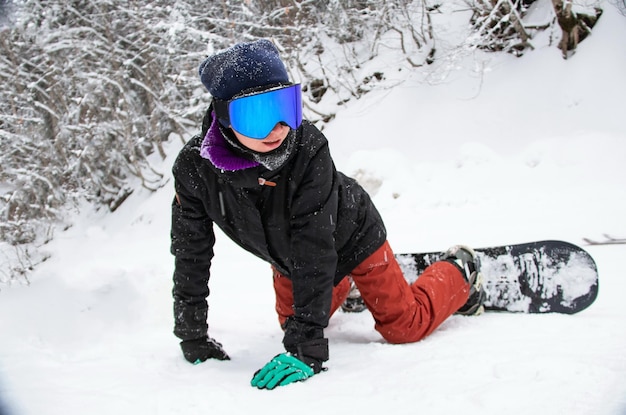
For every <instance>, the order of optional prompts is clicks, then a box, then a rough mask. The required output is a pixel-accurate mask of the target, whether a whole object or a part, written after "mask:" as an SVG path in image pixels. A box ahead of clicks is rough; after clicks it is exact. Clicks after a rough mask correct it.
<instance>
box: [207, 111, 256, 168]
mask: <svg viewBox="0 0 626 415" xmlns="http://www.w3.org/2000/svg"><path fill="white" fill-rule="evenodd" d="M211 116H212V117H213V121H212V122H211V126H210V127H209V129H208V130H207V132H206V135H205V136H204V140H203V141H202V145H201V146H200V155H201V156H202V157H203V158H205V159H208V160H209V161H210V162H211V163H213V165H214V166H215V167H217V168H218V169H221V170H225V171H237V170H244V169H249V168H251V167H256V166H259V163H258V162H256V161H253V160H248V159H246V158H243V157H241V156H238V155H237V154H235V153H234V152H233V151H232V150H231V149H230V148H229V146H228V143H227V142H226V139H225V138H224V135H223V134H222V132H221V131H220V127H219V122H218V121H217V117H216V116H215V112H213V113H212V114H211Z"/></svg>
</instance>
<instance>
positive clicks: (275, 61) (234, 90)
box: [199, 39, 289, 101]
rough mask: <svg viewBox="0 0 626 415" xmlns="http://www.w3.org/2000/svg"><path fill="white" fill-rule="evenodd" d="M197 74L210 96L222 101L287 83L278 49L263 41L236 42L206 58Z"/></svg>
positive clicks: (287, 78) (287, 77)
mask: <svg viewBox="0 0 626 415" xmlns="http://www.w3.org/2000/svg"><path fill="white" fill-rule="evenodd" d="M199 72H200V79H201V80H202V83H203V84H204V86H205V87H206V89H207V90H208V91H209V92H210V93H211V95H213V97H215V98H218V99H221V100H224V101H226V100H229V99H231V98H232V97H233V96H234V95H237V94H238V93H240V92H242V91H246V90H248V89H252V88H258V87H263V86H266V85H267V86H269V85H277V84H287V83H289V76H288V75H287V70H286V69H285V65H284V64H283V62H282V61H281V60H280V55H279V53H278V50H277V49H276V47H275V46H274V44H273V43H272V42H270V41H269V40H267V39H260V40H257V41H254V42H250V43H239V44H237V45H235V46H233V47H231V48H229V49H226V50H224V51H222V52H220V53H218V54H215V55H213V56H209V57H208V58H207V59H206V60H205V61H204V62H202V64H201V65H200V70H199Z"/></svg>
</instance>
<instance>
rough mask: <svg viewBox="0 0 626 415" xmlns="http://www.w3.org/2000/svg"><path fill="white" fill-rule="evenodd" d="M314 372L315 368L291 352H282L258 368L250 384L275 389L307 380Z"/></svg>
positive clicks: (260, 387)
mask: <svg viewBox="0 0 626 415" xmlns="http://www.w3.org/2000/svg"><path fill="white" fill-rule="evenodd" d="M314 374H315V372H314V371H313V369H312V368H311V367H309V366H307V365H306V363H304V362H303V361H302V360H300V359H298V358H297V357H295V356H293V355H292V354H290V353H281V354H279V355H278V356H276V357H274V358H273V359H272V360H270V362H269V363H268V364H266V365H265V366H263V368H262V369H261V370H258V371H257V372H256V373H255V374H254V377H253V378H252V381H251V382H250V384H251V385H252V386H255V387H257V388H259V389H274V388H275V387H276V386H285V385H289V384H290V383H293V382H300V381H303V380H306V379H308V378H310V377H311V376H313V375H314Z"/></svg>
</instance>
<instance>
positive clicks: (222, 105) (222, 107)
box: [213, 98, 230, 125]
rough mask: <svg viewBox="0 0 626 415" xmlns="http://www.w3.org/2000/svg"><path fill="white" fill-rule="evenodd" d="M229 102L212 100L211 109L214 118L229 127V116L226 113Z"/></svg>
mask: <svg viewBox="0 0 626 415" xmlns="http://www.w3.org/2000/svg"><path fill="white" fill-rule="evenodd" d="M229 104H230V101H222V100H221V99H217V98H214V99H213V109H214V110H215V116H216V117H217V119H218V120H221V121H222V122H223V123H225V124H226V125H230V114H229V112H228V105H229Z"/></svg>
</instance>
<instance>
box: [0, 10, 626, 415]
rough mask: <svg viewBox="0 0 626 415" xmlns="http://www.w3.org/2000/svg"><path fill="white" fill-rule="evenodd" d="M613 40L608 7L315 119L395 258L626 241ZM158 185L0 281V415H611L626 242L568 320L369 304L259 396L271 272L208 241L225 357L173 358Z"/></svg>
mask: <svg viewBox="0 0 626 415" xmlns="http://www.w3.org/2000/svg"><path fill="white" fill-rule="evenodd" d="M623 39H626V17H624V16H622V15H620V14H619V13H617V11H616V10H615V9H613V8H612V7H611V6H610V5H609V4H605V13H604V15H603V16H602V18H601V19H600V21H599V23H598V25H597V27H596V28H595V29H594V31H593V35H592V36H591V37H590V38H588V39H586V40H585V41H584V42H583V43H582V44H581V45H580V47H579V50H578V52H577V54H576V55H575V56H574V57H573V58H572V59H570V60H567V61H565V60H563V59H562V58H561V56H560V52H559V51H558V50H557V49H556V48H555V47H547V46H541V47H538V48H537V49H536V50H535V51H533V52H530V53H527V54H526V55H525V56H524V57H523V58H521V59H520V58H514V57H512V56H497V55H485V54H481V53H476V54H474V55H473V56H467V57H466V58H465V59H463V60H462V61H459V62H456V63H455V65H456V66H455V67H454V68H452V69H448V70H447V71H446V73H447V75H448V76H447V78H445V79H444V80H441V81H440V82H432V73H430V75H429V76H428V77H427V76H426V75H424V72H418V73H415V74H414V75H413V76H412V77H411V78H409V79H407V80H406V81H404V82H402V83H401V84H400V85H398V86H397V87H396V88H393V89H392V90H387V91H382V92H381V91H379V92H373V93H371V94H369V95H367V96H366V97H365V98H364V99H362V100H360V101H357V102H352V103H350V105H348V106H347V107H346V109H345V110H344V111H342V112H341V113H339V115H338V116H337V118H336V119H335V120H334V121H333V122H332V123H331V124H330V125H329V126H328V127H327V128H326V129H325V133H326V135H327V137H328V138H329V140H330V142H331V148H332V151H333V153H334V155H335V158H336V161H337V166H338V167H339V168H340V169H341V170H343V171H345V172H346V173H349V174H352V175H354V176H356V177H359V179H360V180H361V181H362V182H363V183H364V184H365V185H366V186H367V187H368V189H369V190H370V191H371V193H372V194H373V195H374V201H375V202H376V204H377V206H378V207H379V209H380V211H381V213H382V214H383V216H384V218H385V220H386V223H387V227H388V231H389V239H390V242H391V244H392V246H393V247H394V249H395V250H396V251H397V252H403V251H404V252H407V251H422V250H428V251H432V250H443V249H446V248H447V247H448V246H449V245H452V244H455V243H465V244H470V245H474V246H487V245H500V244H504V243H515V242H524V241H529V240H536V239H546V238H551V239H565V240H568V241H570V242H574V243H577V244H582V243H583V241H582V237H585V236H586V237H593V238H601V235H602V234H603V233H609V234H613V235H614V236H617V237H626V186H625V185H624V180H625V179H626V122H625V120H624V117H625V115H626V114H625V113H624V109H625V108H626V106H625V104H624V101H625V100H626V48H625V47H624V43H623ZM431 70H432V69H431ZM180 145H181V144H180V143H179V142H173V143H170V147H169V154H170V157H169V159H168V160H166V161H165V164H164V165H163V169H165V170H169V166H170V165H171V163H172V161H173V158H174V157H175V155H176V152H177V149H178V148H179V147H180ZM172 195H173V192H172V186H171V182H170V184H169V185H168V186H166V187H165V188H163V189H161V190H160V191H158V192H156V193H149V192H147V191H145V190H138V191H136V192H135V194H134V195H133V196H131V197H130V198H129V199H128V201H127V202H126V203H124V205H123V206H122V207H121V208H120V209H119V210H118V211H117V212H116V213H114V214H108V215H107V214H105V213H103V212H93V211H91V210H89V209H87V210H84V211H82V212H81V213H80V214H77V217H76V222H75V226H73V227H72V228H70V229H69V230H67V231H66V232H62V233H61V232H60V233H57V235H56V238H55V240H54V241H53V242H51V243H50V244H49V246H48V247H47V248H46V249H47V250H48V251H49V252H50V253H51V254H52V257H51V259H50V260H48V261H47V262H45V263H44V264H43V265H41V266H40V267H39V268H38V269H37V270H36V271H35V272H34V273H33V274H32V275H31V276H30V278H29V280H30V285H22V284H13V285H11V286H6V285H5V286H2V287H0V288H1V291H0V315H1V316H2V317H1V318H0V333H1V341H0V397H1V399H2V400H4V401H5V402H6V404H7V406H8V408H7V409H6V410H5V412H2V409H0V414H2V415H5V414H11V415H30V414H63V415H71V414H85V413H88V414H90V415H95V414H151V415H152V414H190V413H211V414H220V415H224V414H244V413H245V414H250V413H255V412H259V413H271V412H276V413H283V412H289V413H293V414H319V413H320V412H323V413H332V414H334V413H340V414H346V413H350V414H352V413H354V414H373V413H381V412H386V413H393V414H417V413H420V414H450V413H462V414H479V413H480V414H484V415H487V414H503V413H504V414H529V413H549V414H553V413H567V414H571V415H574V414H581V415H582V414H602V415H613V414H622V415H623V414H626V330H625V327H626V306H625V305H624V297H625V294H624V293H625V292H626V278H624V270H625V266H626V265H625V262H624V257H625V255H626V245H613V246H590V247H587V249H588V250H589V252H590V253H591V254H592V255H593V256H594V258H595V260H596V262H597V264H598V268H599V272H600V281H601V283H600V294H599V297H598V299H597V301H596V303H595V304H594V305H592V306H591V307H590V308H589V309H587V310H585V311H584V312H582V313H580V314H577V315H571V316H567V315H521V314H496V313H487V314H485V315H483V316H480V317H474V318H470V317H461V316H453V317H451V318H450V319H449V320H448V321H446V322H445V323H444V324H443V325H442V327H440V329H439V330H437V331H436V332H435V333H434V334H433V335H431V336H430V337H429V338H427V339H425V340H423V341H421V342H419V343H415V344H409V345H401V346H398V345H389V344H386V343H385V342H384V341H383V340H382V338H381V337H380V335H379V334H378V333H377V332H375V331H374V329H373V320H372V318H371V316H370V315H369V313H367V312H364V313H362V314H343V313H338V314H337V315H335V316H334V317H333V318H332V319H331V323H330V326H329V328H328V329H327V331H326V333H327V336H328V337H329V339H330V344H331V360H330V361H329V362H328V364H327V366H328V367H329V370H328V371H327V372H325V373H322V374H320V375H317V376H315V377H313V378H312V379H310V380H308V381H307V382H304V383H300V384H294V385H290V386H288V387H284V388H279V389H277V390H274V391H259V390H256V389H254V388H252V387H250V385H249V381H250V378H251V376H252V374H253V373H254V371H255V370H257V369H258V368H260V367H261V366H262V365H263V364H264V363H266V361H267V360H268V359H270V358H271V357H273V356H274V355H275V354H277V353H279V352H281V351H282V347H281V339H282V332H281V330H280V328H279V326H278V324H277V320H276V316H275V313H274V310H273V306H274V298H273V290H272V286H271V278H270V271H269V268H268V266H267V265H266V264H264V263H262V262H260V261H259V260H257V259H255V258H254V257H252V256H251V255H249V254H246V253H245V252H242V251H241V250H240V249H238V248H237V247H235V246H234V245H233V244H232V243H231V242H230V241H228V240H227V239H226V238H225V237H223V235H221V234H219V235H218V244H217V247H216V257H215V260H214V264H213V268H212V279H211V285H210V287H211V292H212V294H211V297H210V306H211V307H210V312H209V324H210V333H211V335H212V336H214V337H215V338H216V339H217V340H219V341H220V342H222V343H223V345H224V347H225V348H226V350H227V352H228V353H229V354H230V356H231V358H232V360H231V361H227V362H219V361H209V362H206V363H204V364H201V365H198V366H193V365H190V364H189V363H187V362H186V361H185V360H184V359H183V358H182V355H181V353H180V350H179V347H178V342H177V339H176V338H175V337H174V336H173V334H172V333H171V331H172V311H171V296H170V289H171V275H172V271H173V258H172V257H171V256H170V254H169V251H168V250H169V239H168V236H169V207H170V201H171V199H172Z"/></svg>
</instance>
